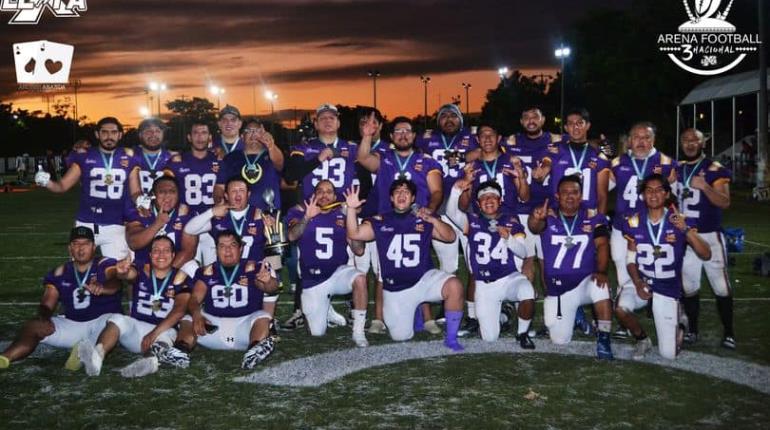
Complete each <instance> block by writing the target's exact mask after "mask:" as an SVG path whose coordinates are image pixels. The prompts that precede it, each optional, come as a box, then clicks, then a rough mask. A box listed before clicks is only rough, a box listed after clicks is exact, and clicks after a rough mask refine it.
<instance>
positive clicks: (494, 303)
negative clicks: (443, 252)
mask: <svg viewBox="0 0 770 430" xmlns="http://www.w3.org/2000/svg"><path fill="white" fill-rule="evenodd" d="M470 186H471V183H470V182H469V181H468V180H466V179H460V180H458V181H457V182H455V185H454V186H453V187H452V192H451V194H450V195H449V201H448V202H447V215H448V216H449V219H450V220H452V222H453V223H455V225H457V226H458V227H459V228H460V229H461V230H462V231H463V233H465V235H466V236H467V237H468V260H470V264H471V272H472V273H473V276H474V277H475V279H476V317H477V318H478V321H479V329H480V332H481V338H482V339H484V340H486V341H495V340H497V338H498V337H499V336H500V308H501V307H502V304H503V300H510V301H513V302H519V311H518V313H519V326H518V329H517V334H516V339H518V340H519V345H520V346H521V347H522V348H524V349H534V348H535V344H534V343H533V342H532V339H530V337H529V333H528V332H529V323H530V322H531V321H532V315H533V314H534V312H535V290H534V288H532V284H531V283H530V282H529V280H528V279H527V278H526V277H524V275H522V274H521V273H519V272H518V271H517V270H516V265H515V264H513V261H514V256H518V257H519V258H522V259H523V258H525V257H526V256H527V247H526V243H525V242H524V237H525V233H524V227H523V226H522V225H521V224H520V223H519V219H518V217H517V215H516V214H510V213H503V212H501V211H500V202H501V197H502V188H501V187H500V185H498V184H497V183H496V182H494V181H487V182H483V183H481V184H479V187H478V190H477V191H476V199H477V201H478V207H479V210H480V214H476V213H469V214H467V215H466V214H465V213H463V212H462V211H461V210H460V208H459V206H458V203H459V199H460V194H462V192H463V191H465V190H466V189H469V188H470Z"/></svg>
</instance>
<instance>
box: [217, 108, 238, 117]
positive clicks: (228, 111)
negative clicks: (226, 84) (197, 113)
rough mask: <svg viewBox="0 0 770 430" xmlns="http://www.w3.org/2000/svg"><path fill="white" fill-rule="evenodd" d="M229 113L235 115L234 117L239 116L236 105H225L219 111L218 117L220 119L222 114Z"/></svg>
mask: <svg viewBox="0 0 770 430" xmlns="http://www.w3.org/2000/svg"><path fill="white" fill-rule="evenodd" d="M227 114H230V115H235V117H236V118H238V119H240V118H241V111H239V110H238V108H237V107H235V106H232V105H225V107H223V108H222V109H221V110H220V111H219V119H222V117H223V116H225V115H227Z"/></svg>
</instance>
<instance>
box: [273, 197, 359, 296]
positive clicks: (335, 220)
mask: <svg viewBox="0 0 770 430" xmlns="http://www.w3.org/2000/svg"><path fill="white" fill-rule="evenodd" d="M304 216H305V210H304V209H302V208H299V207H296V206H295V207H293V208H291V209H290V210H289V213H288V215H287V216H286V219H287V223H288V225H289V227H291V226H292V225H294V224H296V223H297V222H299V221H301V220H302V218H303V217H304ZM346 237H347V236H346V231H345V215H344V214H343V213H342V209H340V208H339V207H337V208H335V209H332V210H330V211H329V212H326V213H323V212H321V213H319V214H318V215H316V216H314V217H313V218H312V219H311V220H310V221H309V222H308V223H307V226H305V231H304V232H303V233H302V236H301V237H300V238H299V240H298V241H297V242H298V247H299V267H300V272H301V273H302V288H303V289H305V288H312V287H315V286H316V285H318V284H320V283H322V282H324V281H326V280H327V279H329V277H330V276H331V275H332V274H333V273H334V271H335V270H337V268H338V267H340V266H343V265H345V264H347V262H348V252H347V248H348V247H347V239H346Z"/></svg>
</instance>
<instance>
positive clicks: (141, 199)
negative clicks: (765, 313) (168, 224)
mask: <svg viewBox="0 0 770 430" xmlns="http://www.w3.org/2000/svg"><path fill="white" fill-rule="evenodd" d="M151 204H152V197H150V196H148V195H147V194H140V195H139V196H138V197H137V198H136V207H137V208H139V209H144V210H150V205H151Z"/></svg>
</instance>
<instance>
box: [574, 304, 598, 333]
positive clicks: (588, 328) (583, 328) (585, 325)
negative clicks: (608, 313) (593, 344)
mask: <svg viewBox="0 0 770 430" xmlns="http://www.w3.org/2000/svg"><path fill="white" fill-rule="evenodd" d="M574 328H575V330H579V331H580V332H581V333H583V334H584V335H586V336H593V335H594V334H595V331H594V326H593V324H592V323H591V321H589V320H588V318H586V314H585V311H584V310H583V308H582V307H580V308H578V313H577V314H575V327H574Z"/></svg>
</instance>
